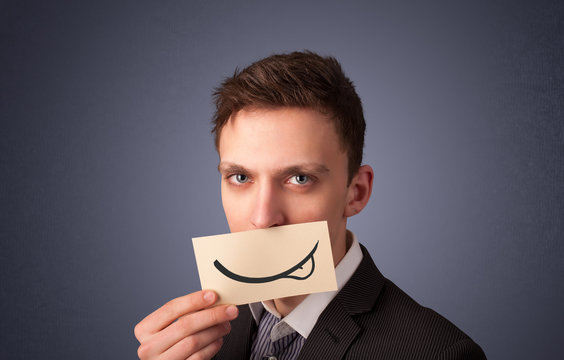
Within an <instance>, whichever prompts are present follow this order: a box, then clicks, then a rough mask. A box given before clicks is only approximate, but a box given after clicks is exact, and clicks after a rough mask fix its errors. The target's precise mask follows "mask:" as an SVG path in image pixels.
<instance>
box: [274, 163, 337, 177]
mask: <svg viewBox="0 0 564 360" xmlns="http://www.w3.org/2000/svg"><path fill="white" fill-rule="evenodd" d="M329 171H330V170H329V168H328V167H327V166H325V165H323V164H317V163H307V164H297V165H292V166H288V167H285V168H281V169H278V170H276V174H277V175H279V176H288V175H296V174H323V173H328V172H329Z"/></svg>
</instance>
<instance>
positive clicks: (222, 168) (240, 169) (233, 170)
mask: <svg viewBox="0 0 564 360" xmlns="http://www.w3.org/2000/svg"><path fill="white" fill-rule="evenodd" d="M217 171H219V172H220V173H222V174H225V173H230V174H248V173H249V170H248V169H247V168H245V167H244V166H241V165H237V164H233V163H230V162H220V163H219V165H217Z"/></svg>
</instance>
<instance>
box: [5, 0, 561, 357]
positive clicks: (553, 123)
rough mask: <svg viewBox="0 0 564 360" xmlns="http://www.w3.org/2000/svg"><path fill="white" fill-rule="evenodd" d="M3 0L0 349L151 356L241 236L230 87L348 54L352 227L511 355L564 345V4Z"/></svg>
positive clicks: (489, 344) (390, 271)
mask: <svg viewBox="0 0 564 360" xmlns="http://www.w3.org/2000/svg"><path fill="white" fill-rule="evenodd" d="M281 3H282V2H275V1H244V2H243V1H241V2H235V1H232V2H231V1H154V2H149V1H119V2H117V1H91V2H89V3H86V2H83V1H52V0H50V1H35V2H33V1H2V2H1V3H0V29H1V30H0V31H1V41H2V43H1V55H0V56H1V70H0V71H1V78H0V86H1V98H0V99H1V102H0V106H1V108H0V109H1V129H0V139H1V142H0V146H1V148H0V176H1V177H0V203H1V212H0V222H1V228H0V240H1V245H0V269H1V274H2V278H1V284H0V299H1V304H2V314H1V320H0V329H1V334H0V358H2V359H7V358H9V359H20V358H21V359H29V358H51V359H55V358H58V359H64V358H66V359H71V358H72V359H75V358H80V359H118V358H120V359H125V358H135V357H136V349H137V346H138V344H137V341H136V340H135V338H134V336H133V327H134V325H135V324H136V323H137V322H138V321H140V320H141V319H142V318H143V317H144V316H145V315H147V314H148V313H150V312H152V311H153V310H155V309H156V308H157V307H159V306H161V305H162V304H163V303H165V302H166V301H167V300H169V299H171V298H173V297H177V296H180V295H183V294H185V293H188V292H191V291H194V290H198V289H199V280H198V275H197V270H196V265H195V260H194V255H193V250H192V244H191V237H194V236H203V235H210V234H217V233H223V232H227V231H228V227H227V223H226V221H225V219H224V216H223V211H222V208H221V202H220V194H219V180H220V179H219V175H218V173H217V171H216V165H217V162H218V158H217V155H216V153H215V150H214V147H213V144H212V139H211V137H210V135H209V131H210V125H209V119H210V117H211V114H212V111H213V108H212V104H211V100H210V94H211V91H212V89H213V88H214V87H215V86H217V85H218V84H219V83H220V82H221V80H222V79H223V78H224V77H226V76H228V75H230V74H232V73H233V71H234V69H235V67H236V66H246V65H248V64H250V63H251V62H252V61H254V60H257V59H259V58H261V57H264V56H267V55H270V54H272V53H276V52H284V51H291V50H301V49H311V50H313V51H316V52H319V53H321V54H325V55H326V54H331V55H334V56H335V57H337V58H338V59H339V60H340V61H341V62H342V65H343V67H344V69H345V71H346V73H347V74H348V76H349V77H350V78H351V79H352V80H353V81H354V82H355V84H356V86H357V90H358V93H359V94H360V96H361V98H362V100H363V103H364V109H365V116H366V119H367V122H368V128H367V139H366V154H365V163H368V164H371V165H372V166H373V167H374V169H375V172H376V178H375V188H374V193H373V198H372V200H371V202H370V204H369V206H368V207H367V208H366V209H365V210H364V211H363V212H362V213H361V214H359V215H358V216H356V217H354V218H353V219H352V221H351V223H350V228H351V229H353V230H354V231H355V232H356V234H357V235H358V237H359V239H360V240H361V242H362V243H364V244H365V245H366V246H367V247H368V248H369V250H370V252H371V254H372V256H373V258H374V260H375V261H376V263H377V265H378V266H379V268H380V269H381V271H382V272H383V273H384V275H385V276H387V277H389V278H390V279H392V280H393V281H394V282H395V283H397V284H398V285H399V286H400V287H401V288H402V289H404V290H405V291H406V292H407V293H408V294H410V295H411V296H412V297H413V298H414V299H415V300H417V301H419V302H420V303H421V304H423V305H425V306H428V307H431V308H433V309H435V310H437V311H438V312H439V313H441V314H443V315H444V316H445V317H447V318H448V319H450V320H451V321H453V322H454V323H455V324H457V325H458V326H459V327H460V328H461V329H462V330H464V331H465V332H466V333H468V334H469V335H470V336H471V337H472V338H473V339H474V340H475V341H476V342H478V343H479V344H480V345H481V346H482V347H483V349H484V350H485V352H486V354H487V355H488V357H489V358H490V359H532V358H535V359H552V358H557V357H559V356H561V355H562V343H563V342H564V331H563V330H562V324H563V322H564V309H563V305H562V304H564V281H563V279H564V276H563V275H564V244H563V241H564V120H563V119H564V114H563V108H564V106H563V102H564V100H563V99H564V85H563V84H564V65H563V64H564V2H562V1H558V0H555V1H528V2H521V1H505V2H500V1H481V2H480V3H481V4H479V3H477V2H472V3H471V4H463V3H462V2H455V1H442V2H432V4H429V3H428V2H416V1H413V2H401V4H399V3H400V2H398V1H374V2H369V1H357V2H347V4H344V2H342V1H332V2H329V1H323V2H317V4H313V3H310V2H307V3H306V2H301V1H296V2H288V1H287V2H284V4H281Z"/></svg>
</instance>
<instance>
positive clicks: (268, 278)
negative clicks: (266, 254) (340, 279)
mask: <svg viewBox="0 0 564 360" xmlns="http://www.w3.org/2000/svg"><path fill="white" fill-rule="evenodd" d="M317 245H319V240H318V241H317V242H316V243H315V246H314V247H313V249H312V250H311V251H310V252H309V254H307V256H306V257H305V258H304V259H303V260H302V261H300V262H299V263H297V264H296V265H294V266H292V267H291V268H289V269H288V270H286V271H283V272H281V273H280V274H277V275H272V276H265V277H248V276H242V275H237V274H235V273H233V272H231V271H229V270H227V268H225V266H223V265H222V264H221V263H220V262H219V261H218V260H215V261H214V262H213V265H214V266H215V267H216V268H217V270H219V271H220V272H221V273H222V274H223V275H225V276H227V277H228V278H230V279H233V280H235V281H239V282H244V283H251V284H259V283H267V282H271V281H274V280H278V279H283V278H286V279H294V280H305V279H307V278H308V277H310V276H311V274H313V271H314V270H315V259H314V258H313V254H314V253H315V250H317ZM310 259H311V271H310V272H309V274H307V275H306V276H302V277H300V276H294V275H290V274H291V273H293V272H294V271H296V270H298V269H303V266H304V265H305V263H307V262H308V261H309V260H310Z"/></svg>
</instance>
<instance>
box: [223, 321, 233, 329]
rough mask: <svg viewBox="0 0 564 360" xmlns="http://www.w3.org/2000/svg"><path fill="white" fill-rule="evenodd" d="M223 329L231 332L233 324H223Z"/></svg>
mask: <svg viewBox="0 0 564 360" xmlns="http://www.w3.org/2000/svg"><path fill="white" fill-rule="evenodd" d="M223 327H225V330H226V331H229V330H231V323H230V322H229V321H228V322H226V323H225V324H223Z"/></svg>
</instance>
